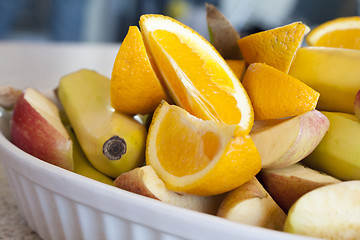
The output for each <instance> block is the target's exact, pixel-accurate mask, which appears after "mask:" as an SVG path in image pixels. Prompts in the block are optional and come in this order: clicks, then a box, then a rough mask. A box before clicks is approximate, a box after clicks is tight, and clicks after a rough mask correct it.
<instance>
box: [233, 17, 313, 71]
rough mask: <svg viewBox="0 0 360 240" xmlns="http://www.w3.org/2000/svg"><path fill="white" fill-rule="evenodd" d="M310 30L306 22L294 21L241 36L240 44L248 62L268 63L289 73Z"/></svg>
mask: <svg viewBox="0 0 360 240" xmlns="http://www.w3.org/2000/svg"><path fill="white" fill-rule="evenodd" d="M309 31H310V29H309V27H308V26H306V25H305V24H303V23H301V22H294V23H292V24H289V25H285V26H282V27H278V28H274V29H271V30H267V31H262V32H258V33H255V34H251V35H249V36H246V37H243V38H240V39H239V40H238V44H239V47H240V50H241V53H242V55H243V57H244V59H245V61H246V62H247V63H248V64H251V63H257V62H259V63H266V64H268V65H270V66H272V67H274V68H277V69H279V70H280V71H283V72H285V73H288V71H289V68H290V65H291V63H292V61H293V59H294V56H295V54H296V51H297V50H298V48H299V47H301V44H302V42H303V40H304V36H305V35H306V34H307V33H308V32H309Z"/></svg>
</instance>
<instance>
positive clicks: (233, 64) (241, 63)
mask: <svg viewBox="0 0 360 240" xmlns="http://www.w3.org/2000/svg"><path fill="white" fill-rule="evenodd" d="M225 61H226V63H227V64H228V65H229V67H230V68H231V70H233V72H234V73H235V76H236V77H237V78H238V79H239V80H240V81H241V80H242V77H243V75H244V73H245V69H246V67H245V60H239V59H226V60H225Z"/></svg>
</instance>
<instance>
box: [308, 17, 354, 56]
mask: <svg viewBox="0 0 360 240" xmlns="http://www.w3.org/2000/svg"><path fill="white" fill-rule="evenodd" d="M306 41H307V43H308V44H309V46H321V47H336V48H350V49H360V17H359V16H356V17H343V18H337V19H334V20H331V21H328V22H325V23H323V24H320V25H319V26H317V27H316V28H314V29H313V30H312V31H311V32H310V33H309V35H308V36H307V37H306Z"/></svg>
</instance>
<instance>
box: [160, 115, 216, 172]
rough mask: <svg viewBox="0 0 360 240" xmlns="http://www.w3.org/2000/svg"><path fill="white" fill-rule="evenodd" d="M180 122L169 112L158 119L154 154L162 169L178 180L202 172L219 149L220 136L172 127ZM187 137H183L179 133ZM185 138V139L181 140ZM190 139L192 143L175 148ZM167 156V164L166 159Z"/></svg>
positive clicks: (187, 127) (191, 126)
mask: <svg viewBox="0 0 360 240" xmlns="http://www.w3.org/2000/svg"><path fill="white" fill-rule="evenodd" d="M178 121H181V116H180V114H179V113H178V112H175V111H173V110H169V112H168V113H167V114H166V115H165V116H164V118H163V119H162V123H161V124H160V126H159V130H158V135H157V137H156V152H157V155H158V159H159V161H160V163H161V165H162V166H163V168H164V169H165V170H166V171H168V172H169V173H171V174H173V175H175V176H177V177H182V176H186V175H191V174H194V173H197V172H199V171H201V170H203V169H204V168H205V167H206V166H207V165H209V163H210V162H211V161H212V160H213V159H214V157H215V156H216V155H217V153H218V152H219V151H220V149H221V142H220V139H219V138H220V137H219V136H218V135H216V134H215V133H214V132H211V131H208V132H207V131H194V129H193V128H194V126H193V125H188V124H174V122H178ZM184 132H186V133H187V134H191V135H192V136H191V137H189V136H186V135H184V134H183V133H184ZM183 137H186V139H181V138H183ZM188 139H192V142H193V144H187V145H186V146H187V147H186V148H181V147H179V146H178V145H179V142H180V143H181V142H186V141H188ZM169 153H171V159H172V160H171V161H166V160H167V159H168V156H169Z"/></svg>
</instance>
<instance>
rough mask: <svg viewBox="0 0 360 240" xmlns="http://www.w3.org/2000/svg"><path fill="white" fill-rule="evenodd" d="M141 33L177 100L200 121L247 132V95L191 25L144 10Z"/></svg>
mask: <svg viewBox="0 0 360 240" xmlns="http://www.w3.org/2000/svg"><path fill="white" fill-rule="evenodd" d="M140 27H141V32H142V34H143V36H144V40H145V42H147V44H148V46H149V49H150V52H151V54H152V56H153V58H154V59H155V62H156V64H157V67H158V68H159V70H160V72H161V74H162V76H163V79H164V82H165V85H166V87H167V89H168V90H169V93H170V95H171V97H172V98H173V99H174V101H175V103H176V104H177V105H179V106H181V107H183V108H184V109H185V110H187V111H188V112H189V113H191V114H192V115H194V116H197V117H198V118H201V119H203V120H214V121H217V122H222V123H227V124H236V125H238V126H239V127H240V129H242V130H244V131H245V132H249V131H250V129H251V127H252V125H253V122H254V118H253V109H252V106H251V102H250V99H249V97H248V95H247V93H246V91H245V89H244V88H243V87H242V85H241V83H240V82H239V80H238V78H237V77H236V76H235V74H234V73H233V71H232V70H231V69H230V67H229V66H228V65H227V64H226V62H225V60H224V59H223V58H222V57H221V56H220V54H219V53H218V52H217V51H216V50H215V49H214V47H213V46H212V45H211V44H210V43H209V42H208V41H206V40H205V39H204V38H203V37H201V36H200V35H199V34H198V33H196V32H195V31H194V30H192V29H191V28H189V27H188V26H185V25H184V24H182V23H180V22H178V21H176V20H174V19H172V18H170V17H166V16H162V15H151V14H150V15H143V16H141V18H140Z"/></svg>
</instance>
